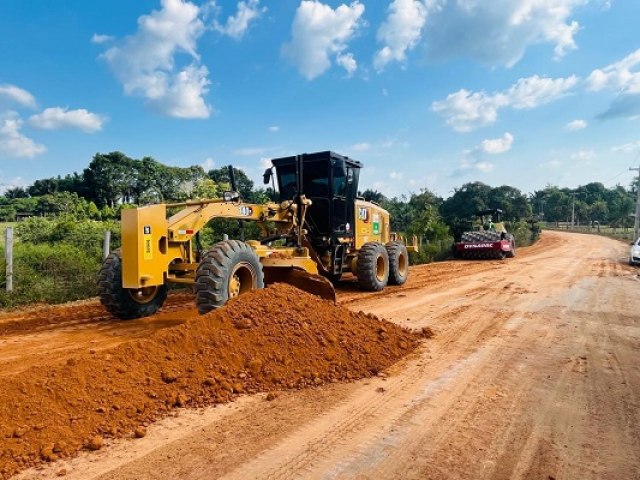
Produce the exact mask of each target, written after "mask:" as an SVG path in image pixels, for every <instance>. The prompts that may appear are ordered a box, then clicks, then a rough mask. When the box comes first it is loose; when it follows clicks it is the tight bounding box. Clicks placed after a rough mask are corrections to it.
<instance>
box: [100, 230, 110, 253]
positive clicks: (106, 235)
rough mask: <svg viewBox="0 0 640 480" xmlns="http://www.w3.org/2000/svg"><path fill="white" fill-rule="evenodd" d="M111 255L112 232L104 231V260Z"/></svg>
mask: <svg viewBox="0 0 640 480" xmlns="http://www.w3.org/2000/svg"><path fill="white" fill-rule="evenodd" d="M109 253H111V230H105V231H104V240H103V241H102V259H103V260H104V259H106V258H107V257H108V256H109Z"/></svg>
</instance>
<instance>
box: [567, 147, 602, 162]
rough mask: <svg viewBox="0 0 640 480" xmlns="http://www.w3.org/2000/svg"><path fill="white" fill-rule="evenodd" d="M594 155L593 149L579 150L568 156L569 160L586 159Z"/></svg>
mask: <svg viewBox="0 0 640 480" xmlns="http://www.w3.org/2000/svg"><path fill="white" fill-rule="evenodd" d="M595 156H596V152H594V151H593V150H580V151H577V152H575V153H572V154H571V157H570V158H571V160H578V161H586V160H591V159H592V158H594V157H595Z"/></svg>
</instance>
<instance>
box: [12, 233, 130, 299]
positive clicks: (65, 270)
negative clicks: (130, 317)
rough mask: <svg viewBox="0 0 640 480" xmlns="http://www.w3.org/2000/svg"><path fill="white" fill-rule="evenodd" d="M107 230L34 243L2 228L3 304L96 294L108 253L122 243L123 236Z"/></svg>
mask: <svg viewBox="0 0 640 480" xmlns="http://www.w3.org/2000/svg"><path fill="white" fill-rule="evenodd" d="M107 232H108V231H106V232H105V231H103V232H101V234H96V232H95V231H90V232H85V233H81V232H74V234H73V235H69V237H68V238H65V239H63V240H61V241H56V242H53V241H51V242H48V241H40V242H36V243H33V242H31V241H25V238H22V236H21V235H20V234H19V233H18V231H16V230H15V229H14V228H12V227H7V228H6V229H5V231H4V232H1V233H2V236H3V239H4V244H0V253H1V255H0V272H1V274H0V308H3V307H4V308H6V307H13V306H17V305H22V304H28V303H40V302H42V303H60V302H66V301H72V300H79V299H83V298H89V297H92V296H95V295H96V293H97V285H96V274H97V272H98V270H99V269H100V265H101V263H102V260H103V258H104V255H105V253H106V252H108V251H109V250H110V249H111V248H117V247H118V246H119V238H116V239H115V240H116V241H115V242H114V241H113V240H112V239H111V234H110V232H108V233H107ZM25 236H26V237H28V235H25ZM105 239H108V240H109V241H108V242H105ZM29 240H30V239H29Z"/></svg>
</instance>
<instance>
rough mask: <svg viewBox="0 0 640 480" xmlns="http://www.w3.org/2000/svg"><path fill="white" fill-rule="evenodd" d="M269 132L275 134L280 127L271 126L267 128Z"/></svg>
mask: <svg viewBox="0 0 640 480" xmlns="http://www.w3.org/2000/svg"><path fill="white" fill-rule="evenodd" d="M269 131H270V132H272V133H277V132H279V131H280V127H279V126H278V125H271V126H270V127H269Z"/></svg>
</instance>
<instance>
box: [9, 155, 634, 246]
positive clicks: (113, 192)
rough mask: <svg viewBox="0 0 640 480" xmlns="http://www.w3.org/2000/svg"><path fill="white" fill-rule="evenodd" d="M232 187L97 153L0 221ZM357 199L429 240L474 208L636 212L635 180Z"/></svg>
mask: <svg viewBox="0 0 640 480" xmlns="http://www.w3.org/2000/svg"><path fill="white" fill-rule="evenodd" d="M235 173H236V181H237V184H238V190H239V191H240V194H241V195H242V198H243V199H244V200H245V201H249V202H256V203H262V202H265V201H267V200H269V199H275V196H274V192H273V191H272V190H271V189H263V188H258V187H256V186H255V185H254V183H253V181H252V180H251V179H250V178H249V177H248V176H247V175H246V174H245V173H244V172H243V171H242V170H239V169H235ZM229 188H230V179H229V174H228V170H227V169H226V168H217V169H211V170H209V171H205V170H204V169H203V168H202V167H201V166H190V167H186V168H181V167H172V166H167V165H164V164H162V163H161V162H158V161H157V160H155V159H153V158H151V157H144V158H142V159H133V158H130V157H128V156H127V155H125V154H124V153H121V152H111V153H106V154H103V153H98V154H96V155H95V156H94V157H93V159H92V160H91V162H90V163H89V165H88V166H87V168H85V169H84V170H83V171H82V173H73V174H69V175H66V176H64V177H61V176H58V177H52V178H44V179H40V180H36V181H35V182H33V184H32V185H29V186H28V187H24V188H23V187H15V188H12V189H9V190H7V191H6V192H5V194H4V196H3V197H0V221H14V220H15V219H16V217H17V216H19V215H20V214H23V215H34V216H45V217H46V216H61V215H66V216H72V217H74V218H78V219H92V220H112V219H118V218H119V216H120V210H122V209H123V208H131V207H132V206H135V205H141V204H147V203H154V202H176V201H184V200H187V199H191V198H215V197H219V196H220V195H221V194H222V192H223V191H225V190H228V189H229ZM361 196H363V197H364V198H366V199H368V200H372V201H375V202H377V203H379V204H381V205H382V206H383V207H384V208H386V209H387V210H388V211H389V212H390V214H391V217H392V228H393V229H394V230H395V231H399V232H403V233H407V234H415V235H420V236H422V237H423V238H425V239H427V240H438V239H445V238H448V237H451V236H457V235H458V234H459V233H460V232H461V231H463V230H464V229H467V228H469V227H470V221H471V219H472V218H473V216H474V214H475V213H476V212H477V211H479V210H486V209H491V208H500V209H502V210H503V220H505V221H507V222H509V223H511V224H514V225H516V224H518V223H522V222H532V221H536V220H544V221H546V222H566V221H570V220H571V217H572V215H574V220H575V221H576V222H579V223H587V222H596V221H597V222H600V223H607V224H610V225H612V226H622V227H624V226H628V225H629V224H630V223H632V219H631V218H630V215H631V214H632V212H633V210H634V205H635V203H634V198H635V185H632V186H631V187H630V188H628V189H627V188H624V187H622V186H620V185H618V186H616V187H613V188H607V187H605V186H604V185H603V184H602V183H597V182H592V183H589V184H587V185H584V186H580V187H578V188H575V189H569V188H558V187H555V186H547V187H545V188H544V189H542V190H538V191H534V192H533V193H531V194H528V195H527V194H524V193H523V192H521V191H520V190H519V189H517V188H515V187H512V186H508V185H503V186H499V187H491V186H489V185H486V184H484V183H481V182H470V183H466V184H464V185H462V186H461V187H460V188H457V189H455V190H454V193H453V195H451V196H450V197H449V198H446V199H444V198H441V197H439V196H437V195H435V194H434V193H432V192H430V191H429V190H427V189H423V190H421V191H420V192H418V193H413V194H410V195H403V196H400V197H394V198H387V197H385V196H384V195H383V194H382V193H380V192H378V191H375V190H371V189H369V190H365V191H363V192H361Z"/></svg>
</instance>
